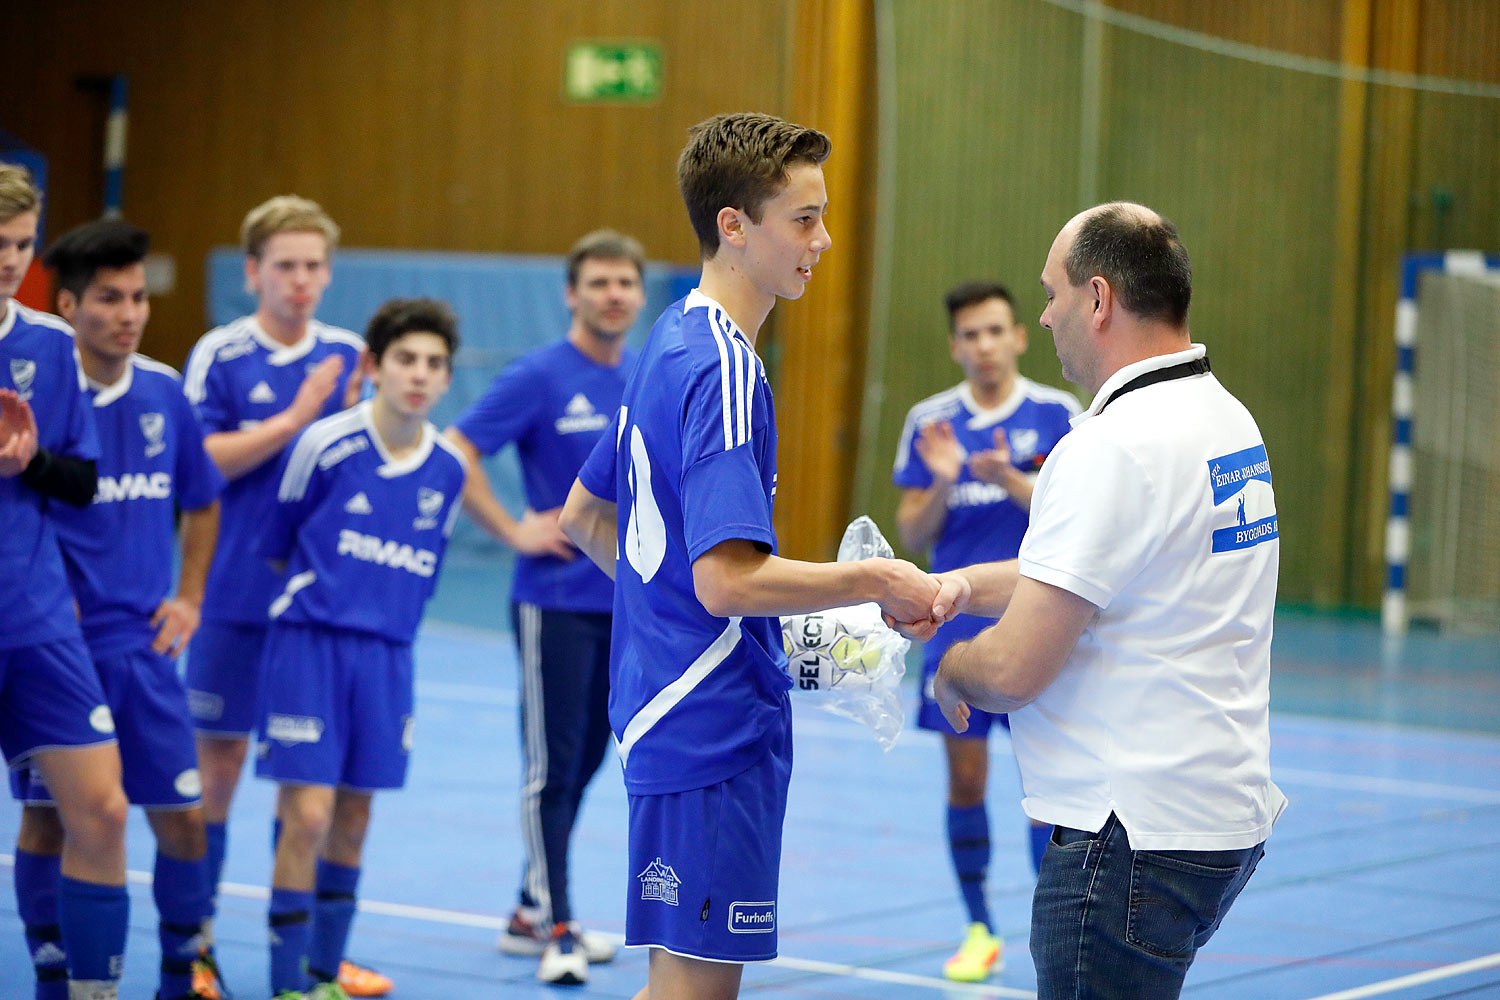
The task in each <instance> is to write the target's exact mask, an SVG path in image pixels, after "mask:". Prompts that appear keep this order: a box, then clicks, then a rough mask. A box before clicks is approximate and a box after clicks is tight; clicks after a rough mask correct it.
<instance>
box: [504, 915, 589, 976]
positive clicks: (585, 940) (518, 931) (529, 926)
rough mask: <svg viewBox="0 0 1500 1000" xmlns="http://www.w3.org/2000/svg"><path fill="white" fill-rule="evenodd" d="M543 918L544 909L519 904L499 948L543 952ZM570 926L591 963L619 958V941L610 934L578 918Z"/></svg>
mask: <svg viewBox="0 0 1500 1000" xmlns="http://www.w3.org/2000/svg"><path fill="white" fill-rule="evenodd" d="M541 919H542V912H541V910H538V909H536V908H534V907H530V906H518V907H516V908H515V910H514V911H512V913H511V915H510V924H509V925H507V926H506V928H505V930H504V931H502V932H501V933H500V938H499V940H497V941H496V942H495V948H496V949H498V950H499V951H502V952H504V953H505V954H507V955H525V956H536V955H540V954H541V953H542V952H543V951H544V950H545V949H546V947H547V930H546V927H544V926H543V924H542V923H541ZM568 929H569V930H571V931H572V932H573V936H574V937H575V938H577V939H578V944H579V945H581V946H582V949H583V955H584V958H586V959H588V962H589V964H590V965H600V964H602V963H604V962H608V961H611V960H612V959H613V958H614V957H615V951H616V949H615V943H614V941H612V940H611V939H610V938H609V937H608V936H606V935H604V934H599V933H597V932H595V931H586V930H583V929H581V928H580V927H579V926H578V922H577V921H573V922H570V923H569V924H568Z"/></svg>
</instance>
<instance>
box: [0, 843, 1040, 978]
mask: <svg viewBox="0 0 1500 1000" xmlns="http://www.w3.org/2000/svg"><path fill="white" fill-rule="evenodd" d="M0 865H4V866H6V867H14V865H15V856H14V855H11V854H0ZM125 878H126V880H127V881H129V882H133V883H135V884H137V885H150V884H151V873H150V872H138V871H127V872H126V873H125ZM219 893H220V894H221V895H225V896H236V897H239V898H240V899H257V900H265V899H270V898H271V892H270V890H269V889H267V888H266V887H265V886H262V885H247V884H246V883H244V882H221V883H219ZM358 905H359V910H360V912H361V913H378V914H381V915H382V916H388V917H404V918H406V919H408V920H423V921H426V922H428V923H434V924H447V925H449V926H453V927H478V928H481V929H483V930H492V931H498V930H503V929H504V928H505V927H507V926H509V924H510V918H509V917H501V916H492V915H490V914H485V913H466V912H464V911H463V910H444V909H439V908H438V907H434V906H412V905H409V904H407V903H386V902H382V901H380V900H378V899H361V900H359V903H358ZM600 936H601V937H605V938H608V939H609V940H610V941H612V942H613V943H614V944H616V945H623V944H624V943H625V936H624V935H623V934H600ZM765 964H767V965H774V966H777V967H778V968H783V969H792V970H795V971H797V972H814V973H818V974H820V975H825V976H846V977H848V978H851V979H868V980H872V981H874V982H880V983H899V984H901V985H903V986H923V987H926V988H928V989H932V990H942V991H946V992H947V993H949V994H950V995H951V994H961V995H973V996H975V997H997V998H1004V1000H1036V994H1035V993H1031V992H1028V991H1026V990H1018V989H1014V988H1011V987H1008V986H986V985H984V984H983V983H954V982H949V981H948V980H946V979H936V978H933V977H931V976H916V975H911V974H909V973H905V972H891V971H889V970H886V969H867V968H863V967H861V966H858V965H843V964H841V963H838V962H819V961H816V960H814V959H810V958H792V957H790V956H786V955H783V956H782V957H780V958H777V959H775V960H774V961H771V962H767V963H765Z"/></svg>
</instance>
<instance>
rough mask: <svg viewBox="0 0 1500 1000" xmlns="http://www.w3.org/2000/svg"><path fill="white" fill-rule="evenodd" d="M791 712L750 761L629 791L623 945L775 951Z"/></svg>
mask: <svg viewBox="0 0 1500 1000" xmlns="http://www.w3.org/2000/svg"><path fill="white" fill-rule="evenodd" d="M791 776H792V743H791V719H790V718H789V717H788V719H787V721H786V728H785V731H784V732H783V733H780V734H777V737H776V744H775V745H774V746H772V747H771V748H769V749H768V751H767V753H766V755H765V756H764V757H762V758H761V759H760V760H759V761H758V762H756V763H755V764H753V765H752V766H751V767H750V768H748V769H747V770H744V771H741V772H740V773H739V774H736V775H735V776H734V777H732V778H730V779H729V780H727V781H721V782H719V783H718V784H717V785H710V786H709V787H707V788H695V789H693V790H691V791H687V792H674V793H672V794H669V795H632V796H630V886H629V889H628V890H627V895H626V904H625V944H626V946H627V947H642V946H652V947H657V948H665V949H666V950H667V951H670V952H672V953H673V954H676V955H684V956H687V957H688V958H698V959H704V960H706V961H710V962H768V961H770V960H771V959H773V958H775V957H776V896H777V882H778V878H779V876H780V874H781V828H782V824H783V822H784V820H785V819H786V791H787V785H788V783H789V782H790V781H791Z"/></svg>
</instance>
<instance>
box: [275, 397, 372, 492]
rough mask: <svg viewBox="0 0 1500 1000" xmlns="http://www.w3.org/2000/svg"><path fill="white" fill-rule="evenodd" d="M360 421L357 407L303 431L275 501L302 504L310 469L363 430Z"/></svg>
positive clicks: (359, 410)
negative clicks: (330, 449) (341, 441)
mask: <svg viewBox="0 0 1500 1000" xmlns="http://www.w3.org/2000/svg"><path fill="white" fill-rule="evenodd" d="M362 417H363V412H362V408H361V407H358V406H356V407H354V408H353V409H350V410H345V411H344V412H343V413H336V414H334V415H333V416H331V417H325V418H324V419H322V420H319V421H318V422H317V423H315V424H313V425H312V426H311V427H309V428H308V429H307V430H306V431H304V432H303V434H302V436H301V437H300V438H298V439H297V446H296V447H295V448H293V449H292V457H291V458H289V459H287V463H286V472H285V473H284V474H283V475H282V477H281V487H280V489H278V490H277V493H276V499H278V500H280V501H282V502H283V503H286V502H289V501H293V500H301V499H302V497H303V495H305V494H306V493H307V484H308V483H309V482H311V481H312V473H313V469H314V468H315V467H316V466H317V464H318V458H319V456H321V455H322V454H323V452H325V451H327V450H328V447H329V445H332V444H333V443H334V442H336V441H338V440H339V439H341V438H346V437H348V436H349V435H350V434H353V433H355V432H356V431H361V430H364V428H365V424H364V420H363V419H361V418H362Z"/></svg>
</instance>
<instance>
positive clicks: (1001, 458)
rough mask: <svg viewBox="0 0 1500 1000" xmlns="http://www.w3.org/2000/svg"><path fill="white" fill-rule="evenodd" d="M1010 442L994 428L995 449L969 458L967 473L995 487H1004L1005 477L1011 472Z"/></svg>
mask: <svg viewBox="0 0 1500 1000" xmlns="http://www.w3.org/2000/svg"><path fill="white" fill-rule="evenodd" d="M1011 470H1012V466H1011V464H1010V442H1009V441H1008V440H1007V439H1006V437H1005V431H1004V430H1003V429H1001V428H999V427H996V428H995V447H993V448H991V449H990V450H989V451H981V452H976V453H975V454H972V455H970V456H969V471H970V472H972V473H974V478H975V479H979V480H982V481H984V482H986V483H993V484H994V485H996V486H1004V485H1005V477H1006V475H1007V474H1008V473H1009V472H1011Z"/></svg>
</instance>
